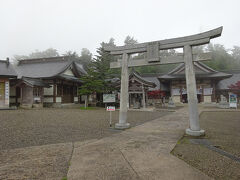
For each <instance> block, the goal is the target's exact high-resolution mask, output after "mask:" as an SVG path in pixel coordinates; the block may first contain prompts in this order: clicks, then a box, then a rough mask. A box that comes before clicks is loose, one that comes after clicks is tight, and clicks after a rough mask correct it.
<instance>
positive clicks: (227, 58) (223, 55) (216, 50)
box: [204, 43, 240, 71]
mask: <svg viewBox="0 0 240 180" xmlns="http://www.w3.org/2000/svg"><path fill="white" fill-rule="evenodd" d="M207 51H209V52H212V60H210V61H208V62H204V63H205V64H207V65H208V66H210V67H211V68H213V69H215V70H219V71H224V70H232V69H236V68H240V66H239V64H238V62H237V60H236V59H234V58H233V56H232V55H231V54H230V53H228V50H227V49H226V48H225V47H224V45H221V44H211V43H210V44H209V45H208V47H207Z"/></svg>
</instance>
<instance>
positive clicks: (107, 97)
mask: <svg viewBox="0 0 240 180" xmlns="http://www.w3.org/2000/svg"><path fill="white" fill-rule="evenodd" d="M103 102H104V103H113V102H116V95H115V94H103Z"/></svg>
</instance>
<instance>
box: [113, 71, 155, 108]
mask: <svg viewBox="0 0 240 180" xmlns="http://www.w3.org/2000/svg"><path fill="white" fill-rule="evenodd" d="M117 86H118V87H119V88H120V81H118V82H117ZM155 87H156V84H155V83H154V82H152V81H149V80H147V79H145V78H143V77H142V76H141V75H140V74H139V73H138V72H136V71H135V70H134V69H132V72H131V73H130V74H129V87H128V92H129V107H130V108H140V107H143V108H145V107H146V106H147V104H148V91H149V89H150V88H152V89H154V88H155Z"/></svg>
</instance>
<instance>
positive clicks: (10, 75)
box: [0, 58, 17, 109]
mask: <svg viewBox="0 0 240 180" xmlns="http://www.w3.org/2000/svg"><path fill="white" fill-rule="evenodd" d="M16 78H17V73H16V72H15V70H14V68H13V66H12V65H11V64H10V62H9V59H8V58H7V60H0V109H2V108H8V107H9V102H10V101H9V98H10V83H12V80H14V79H16Z"/></svg>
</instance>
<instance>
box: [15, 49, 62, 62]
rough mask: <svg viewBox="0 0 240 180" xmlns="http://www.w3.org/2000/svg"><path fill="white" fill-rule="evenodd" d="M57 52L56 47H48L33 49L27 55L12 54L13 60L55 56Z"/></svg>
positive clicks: (57, 54)
mask: <svg viewBox="0 0 240 180" xmlns="http://www.w3.org/2000/svg"><path fill="white" fill-rule="evenodd" d="M57 56H59V53H58V51H57V50H56V49H53V48H48V49H46V50H44V51H39V50H35V51H34V52H32V53H30V54H29V55H14V60H21V59H34V58H47V57H57Z"/></svg>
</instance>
